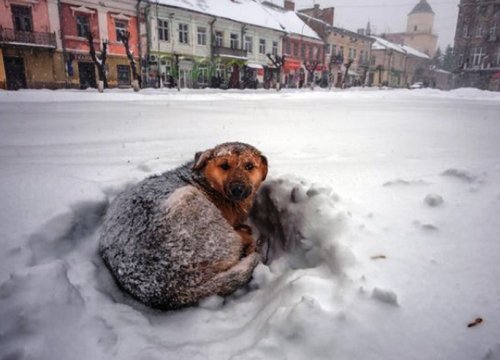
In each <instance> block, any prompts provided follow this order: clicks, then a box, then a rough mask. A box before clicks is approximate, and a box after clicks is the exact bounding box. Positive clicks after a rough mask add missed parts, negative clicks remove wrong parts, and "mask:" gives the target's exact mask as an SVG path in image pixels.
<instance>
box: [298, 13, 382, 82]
mask: <svg viewBox="0 0 500 360" xmlns="http://www.w3.org/2000/svg"><path fill="white" fill-rule="evenodd" d="M299 14H300V16H301V18H302V20H303V21H304V22H306V23H307V24H308V25H309V26H311V27H312V28H313V29H314V30H315V31H316V32H317V33H318V34H319V35H320V36H321V38H322V39H323V41H324V42H325V64H326V67H327V68H328V75H329V82H331V83H332V84H333V85H334V86H337V87H342V86H353V85H363V84H366V82H367V79H368V73H369V65H370V62H369V59H370V56H371V55H370V52H371V45H372V43H373V42H374V40H373V39H372V38H370V37H369V36H366V35H364V34H362V33H357V32H353V31H350V30H346V29H342V28H339V27H335V26H333V20H334V14H335V10H334V8H332V7H330V8H325V9H321V8H320V6H319V5H317V4H316V5H315V6H314V7H313V8H310V9H303V10H301V11H300V13H299Z"/></svg>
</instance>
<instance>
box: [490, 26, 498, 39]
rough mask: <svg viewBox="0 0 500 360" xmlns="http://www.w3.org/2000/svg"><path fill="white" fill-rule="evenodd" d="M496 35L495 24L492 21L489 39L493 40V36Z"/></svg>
mask: <svg viewBox="0 0 500 360" xmlns="http://www.w3.org/2000/svg"><path fill="white" fill-rule="evenodd" d="M496 35H497V24H496V23H493V24H491V26H490V40H493V41H495V40H496V39H495V36H496Z"/></svg>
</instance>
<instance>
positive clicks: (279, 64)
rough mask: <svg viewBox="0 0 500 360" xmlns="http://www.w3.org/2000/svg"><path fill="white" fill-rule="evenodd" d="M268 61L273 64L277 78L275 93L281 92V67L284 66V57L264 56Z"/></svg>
mask: <svg viewBox="0 0 500 360" xmlns="http://www.w3.org/2000/svg"><path fill="white" fill-rule="evenodd" d="M266 55H267V57H268V58H269V60H271V62H272V63H273V65H274V66H275V67H276V70H277V77H278V82H277V84H276V91H280V90H281V69H282V68H283V65H285V55H283V56H279V55H271V54H266Z"/></svg>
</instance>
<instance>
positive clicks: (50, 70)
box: [0, 0, 57, 90]
mask: <svg viewBox="0 0 500 360" xmlns="http://www.w3.org/2000/svg"><path fill="white" fill-rule="evenodd" d="M56 46H57V45H56V35H55V33H54V29H51V24H50V20H49V10H48V3H47V0H39V1H36V2H35V1H30V0H18V1H15V2H14V1H9V0H6V1H2V2H1V3H0V88H4V89H13V90H14V89H19V88H27V87H30V88H40V87H51V86H54V76H55V73H56V71H57V69H56V68H57V65H56V63H55V62H54V61H55V59H54V57H53V54H54V51H55V49H56Z"/></svg>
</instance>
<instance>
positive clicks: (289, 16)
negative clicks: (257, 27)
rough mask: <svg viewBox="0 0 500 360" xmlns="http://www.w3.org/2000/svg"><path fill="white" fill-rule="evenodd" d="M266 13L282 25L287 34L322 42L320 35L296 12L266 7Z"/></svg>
mask: <svg viewBox="0 0 500 360" xmlns="http://www.w3.org/2000/svg"><path fill="white" fill-rule="evenodd" d="M265 9H266V11H267V12H268V13H269V14H270V15H271V16H272V17H273V18H274V19H276V21H277V22H278V23H279V24H280V26H281V27H282V28H284V29H285V31H286V32H288V33H291V34H296V35H302V36H307V37H310V38H313V39H316V40H321V38H320V37H319V36H318V34H317V33H316V32H315V31H314V30H313V29H311V28H310V27H309V26H308V25H307V24H306V23H305V22H304V21H303V20H302V19H301V18H300V17H299V16H298V15H297V14H296V13H295V11H290V10H285V9H281V8H277V7H269V6H266V7H265Z"/></svg>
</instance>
